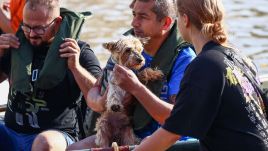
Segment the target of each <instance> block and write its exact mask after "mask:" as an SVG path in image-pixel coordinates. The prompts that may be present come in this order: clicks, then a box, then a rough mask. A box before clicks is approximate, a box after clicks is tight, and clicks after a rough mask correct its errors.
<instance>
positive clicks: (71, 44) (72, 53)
mask: <svg viewBox="0 0 268 151" xmlns="http://www.w3.org/2000/svg"><path fill="white" fill-rule="evenodd" d="M59 51H60V57H62V58H67V60H68V61H67V62H68V68H69V69H70V70H72V71H73V70H75V69H77V68H78V67H79V66H80V63H79V56H80V47H79V46H78V44H77V42H76V40H74V39H71V38H65V39H64V43H63V44H61V45H60V50H59Z"/></svg>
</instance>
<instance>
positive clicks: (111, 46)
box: [102, 42, 116, 52]
mask: <svg viewBox="0 0 268 151" xmlns="http://www.w3.org/2000/svg"><path fill="white" fill-rule="evenodd" d="M102 46H103V48H105V49H108V50H109V51H111V52H113V51H114V50H115V49H116V43H115V42H107V43H103V44H102Z"/></svg>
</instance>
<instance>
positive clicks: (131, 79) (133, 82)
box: [113, 64, 141, 94]
mask: <svg viewBox="0 0 268 151" xmlns="http://www.w3.org/2000/svg"><path fill="white" fill-rule="evenodd" d="M113 72H114V80H115V82H116V84H117V85H119V86H120V87H121V88H122V89H124V90H126V91H127V92H129V93H132V94H133V92H134V91H135V90H137V89H136V88H138V87H139V86H140V85H141V83H140V81H139V79H138V78H137V76H136V75H135V74H134V72H133V71H131V70H130V69H128V68H126V67H123V66H120V65H117V64H116V65H115V67H114V70H113Z"/></svg>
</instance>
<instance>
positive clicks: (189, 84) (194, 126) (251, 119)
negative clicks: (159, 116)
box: [163, 42, 268, 151]
mask: <svg viewBox="0 0 268 151" xmlns="http://www.w3.org/2000/svg"><path fill="white" fill-rule="evenodd" d="M217 47H221V46H219V45H217V44H216V43H213V42H209V43H207V44H206V45H205V46H204V48H203V50H202V52H201V53H200V54H199V55H198V56H197V57H196V59H194V60H193V62H192V63H191V64H190V65H189V66H188V68H187V70H186V72H185V75H184V78H183V80H182V83H181V90H180V92H179V94H178V96H177V98H176V104H175V106H174V108H173V110H172V113H171V116H170V117H169V118H168V119H167V120H166V122H165V124H164V125H163V128H164V129H166V130H168V131H170V132H172V133H176V134H179V135H186V136H192V137H195V138H198V139H200V144H201V150H202V151H265V150H266V151H267V150H268V122H267V120H266V119H265V115H264V113H263V108H262V103H261V99H260V96H259V93H258V92H257V90H256V89H254V88H253V86H252V84H250V82H249V80H248V79H247V78H246V76H245V75H243V74H242V72H241V71H240V69H239V68H238V67H237V66H235V65H234V64H233V63H232V61H230V60H229V59H228V58H227V57H226V55H224V54H223V53H222V52H220V51H218V49H217Z"/></svg>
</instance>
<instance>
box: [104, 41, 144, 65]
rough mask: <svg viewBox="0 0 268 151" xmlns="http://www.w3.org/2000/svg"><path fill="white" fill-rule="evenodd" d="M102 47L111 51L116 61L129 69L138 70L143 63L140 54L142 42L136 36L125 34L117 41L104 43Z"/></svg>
mask: <svg viewBox="0 0 268 151" xmlns="http://www.w3.org/2000/svg"><path fill="white" fill-rule="evenodd" d="M103 47H104V48H106V49H108V50H109V51H110V52H111V54H112V58H113V60H114V61H116V63H118V64H120V65H123V66H126V67H128V68H130V69H134V70H138V69H140V68H141V67H142V66H143V65H144V63H145V59H144V57H143V56H142V50H143V44H142V42H141V40H140V39H138V38H136V37H133V36H125V37H123V38H120V39H119V40H118V41H115V42H108V43H104V44H103Z"/></svg>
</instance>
